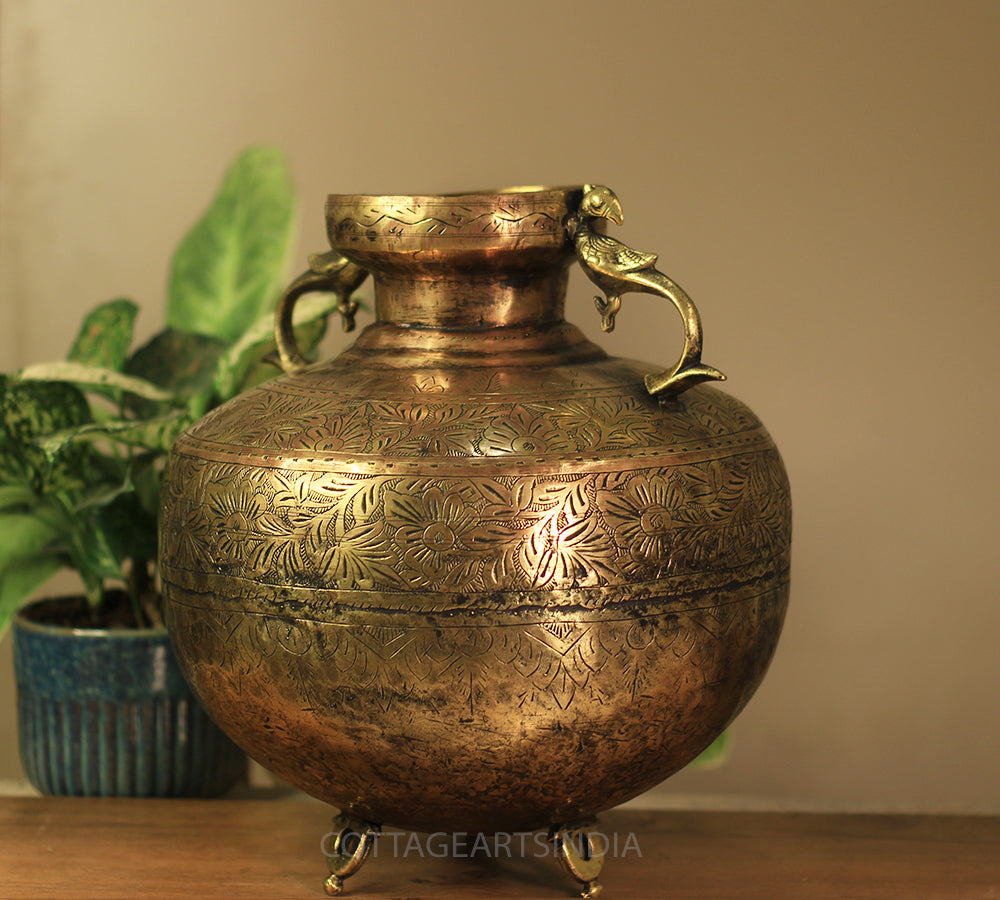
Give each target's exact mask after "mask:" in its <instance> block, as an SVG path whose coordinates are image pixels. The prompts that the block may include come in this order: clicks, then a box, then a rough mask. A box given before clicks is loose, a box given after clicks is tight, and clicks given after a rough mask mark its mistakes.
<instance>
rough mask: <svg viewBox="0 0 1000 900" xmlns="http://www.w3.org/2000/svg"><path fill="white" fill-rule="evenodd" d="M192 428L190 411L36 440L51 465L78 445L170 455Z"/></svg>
mask: <svg viewBox="0 0 1000 900" xmlns="http://www.w3.org/2000/svg"><path fill="white" fill-rule="evenodd" d="M190 424H191V418H190V416H189V415H188V414H187V411H186V410H182V409H178V410H174V411H173V412H171V413H168V414H167V415H164V416H157V417H156V418H153V419H112V420H107V421H104V422H91V423H89V424H87V425H81V426H79V427H77V428H66V429H64V430H62V431H57V432H55V433H54V434H49V435H46V436H45V437H42V438H36V439H35V441H34V443H35V446H37V447H39V448H41V450H42V451H43V452H44V453H45V455H46V458H48V459H49V460H50V461H53V460H55V459H56V457H58V456H59V455H60V454H61V453H62V452H63V450H64V449H65V448H66V447H67V446H69V445H70V444H72V443H74V442H76V441H100V440H111V441H115V442H117V443H120V444H127V445H129V446H131V447H142V448H144V449H146V450H155V451H158V452H161V453H167V452H169V450H170V448H171V447H172V446H173V445H174V441H175V440H177V436H178V435H179V434H180V433H181V432H182V431H183V430H184V429H185V428H186V427H187V426H188V425H190Z"/></svg>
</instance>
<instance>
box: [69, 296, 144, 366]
mask: <svg viewBox="0 0 1000 900" xmlns="http://www.w3.org/2000/svg"><path fill="white" fill-rule="evenodd" d="M138 311H139V307H138V306H136V305H135V303H133V302H132V301H131V300H125V299H119V300H110V301H108V302H107V303H102V304H101V305H100V306H98V307H97V308H96V309H94V310H92V311H91V312H90V313H88V315H87V317H86V318H85V319H84V320H83V325H82V326H81V327H80V333H79V334H78V335H77V336H76V340H75V341H74V342H73V347H72V349H71V350H70V351H69V359H70V361H71V362H77V363H85V364H87V365H90V366H99V367H101V368H104V369H112V370H114V371H116V372H120V371H121V368H122V366H123V365H124V364H125V360H126V358H127V357H128V350H129V347H131V346H132V329H133V326H134V324H135V317H136V314H137V313H138Z"/></svg>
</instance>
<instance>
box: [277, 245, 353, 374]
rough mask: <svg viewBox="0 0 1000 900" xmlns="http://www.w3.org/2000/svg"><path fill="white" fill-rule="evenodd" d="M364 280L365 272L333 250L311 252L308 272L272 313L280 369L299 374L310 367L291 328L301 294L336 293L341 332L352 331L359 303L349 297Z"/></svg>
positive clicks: (297, 281)
mask: <svg viewBox="0 0 1000 900" xmlns="http://www.w3.org/2000/svg"><path fill="white" fill-rule="evenodd" d="M367 277H368V270H367V269H363V268H361V266H359V265H356V264H355V263H352V262H351V261H350V260H348V259H347V257H346V256H342V255H341V254H340V253H338V252H337V251H336V250H331V251H330V252H329V253H314V254H312V255H311V256H310V257H309V269H308V271H306V272H303V273H302V274H301V275H300V276H299V277H298V278H296V279H295V281H293V282H292V283H291V284H290V285H289V286H288V287H287V288H285V292H284V293H283V294H282V295H281V299H280V300H279V301H278V308H277V310H276V312H275V323H274V337H275V341H276V342H277V344H278V356H279V358H280V360H281V368H282V369H284V370H285V371H286V372H288V373H293V372H299V371H301V370H302V369H304V368H305V367H306V366H307V365H308V364H309V361H308V360H307V359H306V358H305V357H304V356H303V355H302V353H301V351H300V350H299V345H298V343H297V342H296V340H295V328H294V326H293V325H292V312H293V311H294V309H295V301H296V300H298V299H299V297H301V296H302V295H303V294H309V293H312V292H313V291H327V292H330V293H334V294H337V296H338V297H339V298H340V304H339V306H338V307H337V312H339V313H340V317H341V320H342V321H343V325H344V331H353V330H354V324H355V323H354V314H355V313H356V312H357V311H358V301H357V300H352V299H351V294H353V293H354V292H355V291H356V290H357V289H358V288H359V287H360V286H361V282H363V281H364V280H365V278H367Z"/></svg>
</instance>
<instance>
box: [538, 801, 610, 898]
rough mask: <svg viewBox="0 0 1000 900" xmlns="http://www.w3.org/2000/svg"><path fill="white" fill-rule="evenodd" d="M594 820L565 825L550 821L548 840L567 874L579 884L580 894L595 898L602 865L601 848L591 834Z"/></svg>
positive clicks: (602, 850) (599, 888)
mask: <svg viewBox="0 0 1000 900" xmlns="http://www.w3.org/2000/svg"><path fill="white" fill-rule="evenodd" d="M596 824H597V823H596V821H595V820H590V821H587V822H576V823H573V824H566V825H553V826H552V827H551V828H550V829H549V840H550V841H551V842H552V845H553V848H554V849H555V854H556V859H558V860H559V864H560V865H561V866H562V867H563V869H565V870H566V872H567V874H568V875H569V876H570V877H571V878H574V879H575V880H576V881H578V882H579V883H580V885H581V889H580V896H581V897H583V898H584V900H594V898H595V897H598V896H600V893H601V884H600V882H599V881H598V880H597V876H598V875H599V874H600V872H601V867H602V866H603V865H604V849H603V848H602V849H601V850H599V851H598V850H597V849H596V848H595V847H594V841H593V839H592V838H591V836H590V830H591V829H592V828H593V827H594V825H596Z"/></svg>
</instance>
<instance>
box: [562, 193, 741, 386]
mask: <svg viewBox="0 0 1000 900" xmlns="http://www.w3.org/2000/svg"><path fill="white" fill-rule="evenodd" d="M623 220H624V216H623V214H622V207H621V203H620V202H619V200H618V198H617V197H616V196H615V193H614V191H612V190H611V188H608V187H604V186H603V185H589V184H588V185H584V188H583V199H582V200H581V202H580V209H579V211H578V212H577V214H576V216H575V217H574V219H573V221H572V223H571V234H572V238H573V247H574V249H575V250H576V258H577V261H578V262H579V263H580V265H581V267H582V268H583V271H584V272H585V273H586V275H587V277H588V278H589V279H590V280H591V281H592V282H594V284H596V285H597V287H598V288H600V290H601V291H602V292H603V293H604V296H603V297H595V298H594V303H595V304H596V305H597V309H598V311H599V312H600V313H601V328H602V329H603V330H604V331H613V330H614V327H615V315H616V314H617V312H618V310H619V309H620V308H621V298H622V295H623V294H627V293H646V294H656V295H658V296H660V297H664V298H665V299H667V300H669V301H670V302H671V303H673V305H674V307H675V308H676V309H677V312H678V313H680V316H681V319H682V320H683V323H684V348H683V350H682V351H681V355H680V358H679V359H678V360H677V362H676V363H675V364H674V366H673V368H671V369H666V370H664V371H663V372H657V373H654V374H652V375H647V376H646V390H648V391H649V393H650V394H652V395H653V396H657V397H658V396H666V395H670V394H679V393H681V391H685V390H687V389H688V388H689V387H692V386H693V385H696V384H699V383H700V382H703V381H725V379H726V376H725V375H723V374H722V373H721V372H720V371H719V370H718V369H715V368H713V367H712V366H706V365H705V364H703V363H702V361H701V317H700V316H699V315H698V310H697V308H696V307H695V305H694V302H693V301H692V300H691V298H690V297H689V296H688V295H687V294H686V293H684V291H683V290H681V287H680V285H678V284H677V283H676V282H674V281H672V280H671V279H669V278H667V276H666V275H664V274H663V273H662V272H661V271H660V270H659V269H657V268H656V260H657V256H656V254H655V253H642V252H640V251H638V250H633V249H632V248H631V247H629V246H628V245H626V244H623V243H622V242H621V241H619V240H616V239H615V238H613V237H608V235H606V234H605V233H604V231H605V228H606V221H611V222H614V223H615V224H616V225H621V224H622V221H623Z"/></svg>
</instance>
